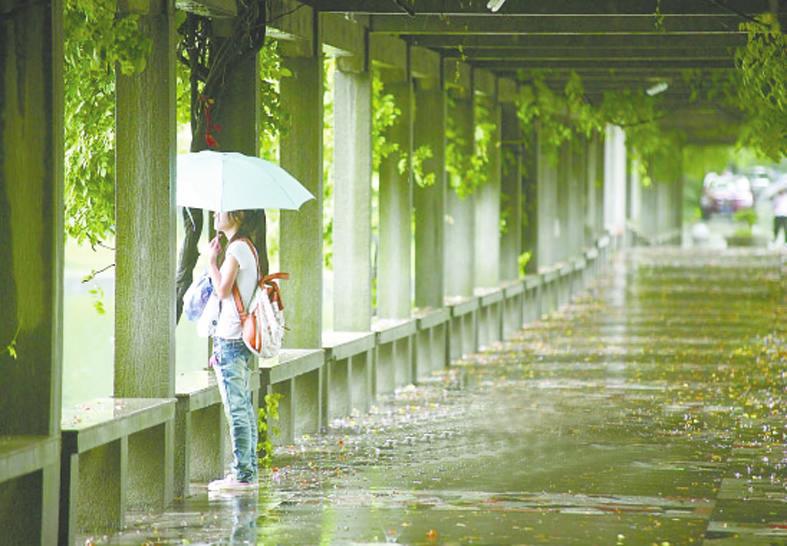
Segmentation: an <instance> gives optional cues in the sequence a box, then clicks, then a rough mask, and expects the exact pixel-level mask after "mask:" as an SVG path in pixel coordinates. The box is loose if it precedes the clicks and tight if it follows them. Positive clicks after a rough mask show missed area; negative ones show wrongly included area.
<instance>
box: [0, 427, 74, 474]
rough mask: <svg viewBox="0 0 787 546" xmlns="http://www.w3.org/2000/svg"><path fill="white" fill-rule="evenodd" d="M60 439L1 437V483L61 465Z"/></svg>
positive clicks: (46, 437) (51, 437) (52, 437)
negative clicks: (51, 466) (54, 465)
mask: <svg viewBox="0 0 787 546" xmlns="http://www.w3.org/2000/svg"><path fill="white" fill-rule="evenodd" d="M59 462H60V439H59V438H57V437H54V436H0V483H3V482H7V481H10V480H13V479H16V478H18V477H20V476H24V475H25V474H30V473H31V472H35V471H36V470H40V469H42V468H44V467H47V466H50V465H53V464H59Z"/></svg>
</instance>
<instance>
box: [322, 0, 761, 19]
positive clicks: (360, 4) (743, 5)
mask: <svg viewBox="0 0 787 546" xmlns="http://www.w3.org/2000/svg"><path fill="white" fill-rule="evenodd" d="M312 3H313V4H315V6H316V7H319V9H320V11H322V12H355V13H368V14H376V13H377V14H391V15H401V16H407V15H408V12H407V11H405V10H404V9H402V7H401V6H399V5H397V3H395V2H393V1H392V0H318V1H317V0H313V2H312ZM410 5H411V6H412V10H413V11H415V13H416V15H440V16H446V15H489V16H491V15H493V14H492V12H491V11H490V10H489V8H487V7H486V5H487V1H486V0H463V1H446V0H417V1H416V2H412V3H411V4H410ZM769 9H770V4H769V2H768V0H724V2H709V1H708V0H661V1H660V2H659V10H660V11H661V13H664V14H676V15H719V14H722V15H724V14H730V13H734V12H735V11H738V12H742V13H747V14H757V13H762V12H764V11H768V10H769ZM655 11H656V2H655V1H654V0H605V1H602V2H592V1H589V0H550V1H544V0H509V1H508V2H506V3H505V4H503V6H502V7H501V8H500V10H499V11H498V12H497V13H496V15H498V16H511V15H593V14H606V15H652V14H653V13H654V12H655Z"/></svg>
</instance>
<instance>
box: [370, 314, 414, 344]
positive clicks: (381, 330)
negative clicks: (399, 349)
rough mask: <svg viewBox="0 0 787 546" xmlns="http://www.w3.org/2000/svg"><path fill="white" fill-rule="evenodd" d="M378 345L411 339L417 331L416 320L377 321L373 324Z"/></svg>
mask: <svg viewBox="0 0 787 546" xmlns="http://www.w3.org/2000/svg"><path fill="white" fill-rule="evenodd" d="M372 330H373V331H374V333H375V334H377V344H378V345H383V344H385V343H391V342H393V341H398V340H400V339H404V338H406V337H410V336H411V335H413V334H415V332H416V331H417V325H416V321H415V319H377V320H375V321H374V322H373V323H372Z"/></svg>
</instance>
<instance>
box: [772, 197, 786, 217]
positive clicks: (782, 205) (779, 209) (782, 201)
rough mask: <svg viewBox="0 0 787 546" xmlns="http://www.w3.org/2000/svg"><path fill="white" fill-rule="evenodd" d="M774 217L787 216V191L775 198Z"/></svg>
mask: <svg viewBox="0 0 787 546" xmlns="http://www.w3.org/2000/svg"><path fill="white" fill-rule="evenodd" d="M773 215H774V216H787V191H783V192H781V193H778V194H776V195H775V196H774V198H773Z"/></svg>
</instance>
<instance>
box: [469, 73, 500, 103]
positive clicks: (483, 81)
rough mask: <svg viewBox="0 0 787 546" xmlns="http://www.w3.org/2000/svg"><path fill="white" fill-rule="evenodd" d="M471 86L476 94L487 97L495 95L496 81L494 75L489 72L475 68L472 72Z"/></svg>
mask: <svg viewBox="0 0 787 546" xmlns="http://www.w3.org/2000/svg"><path fill="white" fill-rule="evenodd" d="M473 86H474V91H475V92H476V93H480V94H482V95H485V96H487V97H494V96H496V95H497V81H496V78H495V75H494V74H492V72H490V71H489V70H484V69H481V68H476V69H474V70H473Z"/></svg>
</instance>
